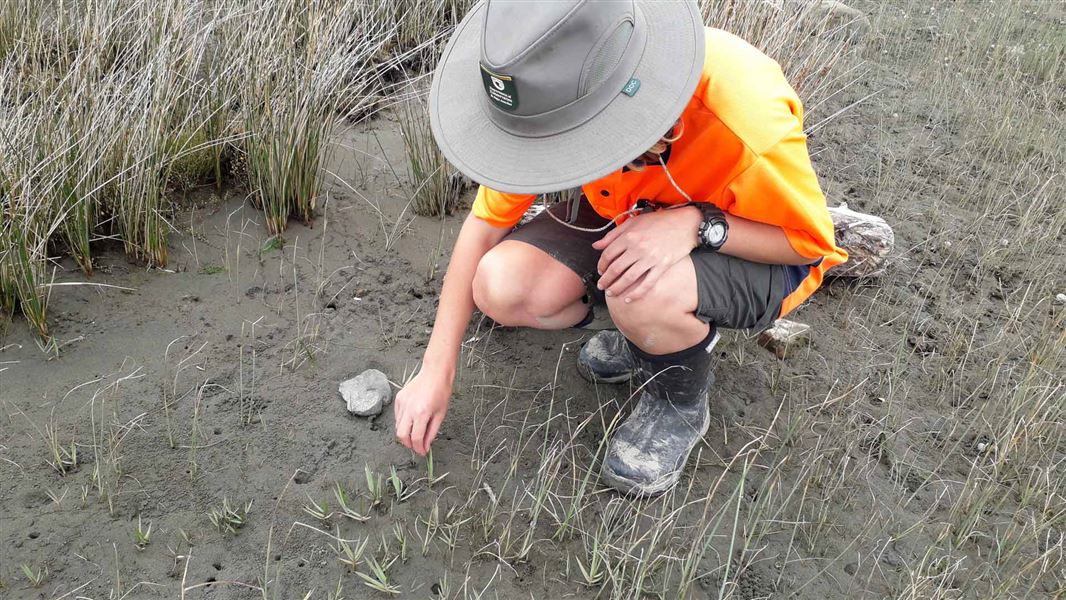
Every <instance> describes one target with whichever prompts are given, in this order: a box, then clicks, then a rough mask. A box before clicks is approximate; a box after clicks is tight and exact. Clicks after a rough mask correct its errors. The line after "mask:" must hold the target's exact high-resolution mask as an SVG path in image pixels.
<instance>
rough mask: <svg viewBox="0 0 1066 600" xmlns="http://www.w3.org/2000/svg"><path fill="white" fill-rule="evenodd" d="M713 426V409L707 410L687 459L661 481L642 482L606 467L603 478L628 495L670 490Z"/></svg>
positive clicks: (688, 451)
mask: <svg viewBox="0 0 1066 600" xmlns="http://www.w3.org/2000/svg"><path fill="white" fill-rule="evenodd" d="M710 427H711V411H710V410H708V411H707V416H706V417H705V418H704V419H703V427H702V429H701V431H700V435H699V437H697V438H696V440H695V441H693V442H692V445H690V446H689V447H688V450H687V451H686V452H685V460H684V461H682V463H681V468H680V469H678V470H676V471H674V472H673V473H671V474H670V477H667V478H666V479H663V480H661V481H656V482H654V483H650V484H640V483H637V482H635V481H632V480H630V479H627V478H625V477H622V476H621V475H619V474H618V473H615V472H614V471H611V470H610V469H608V468H606V467H604V469H603V471H602V477H603V480H604V481H605V482H606V483H607V485H609V486H610V487H612V488H614V490H615V491H617V492H620V493H622V494H626V495H627V496H638V497H639V496H658V495H659V494H662V493H663V492H666V491H667V490H670V489H671V488H673V487H674V486H675V485H677V482H678V480H680V479H681V473H682V472H683V471H684V470H685V465H687V464H688V459H689V457H690V456H692V450H693V449H695V448H696V444H699V443H700V441H702V440H703V436H705V435H707V430H708V429H710Z"/></svg>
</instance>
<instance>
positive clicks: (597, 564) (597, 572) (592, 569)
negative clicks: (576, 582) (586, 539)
mask: <svg viewBox="0 0 1066 600" xmlns="http://www.w3.org/2000/svg"><path fill="white" fill-rule="evenodd" d="M588 553H589V557H588V560H589V564H588V567H587V568H586V567H585V565H584V564H583V563H582V562H581V559H580V558H578V557H576V556H575V557H574V562H576V563H577V568H578V569H580V570H581V576H582V577H584V581H582V583H584V584H585V586H587V587H590V588H593V587H598V586H599V585H600V584H601V583H603V578H604V575H605V574H606V573H605V570H604V561H603V550H602V549H601V548H600V539H599V536H593V538H592V547H591V548H589V549H588Z"/></svg>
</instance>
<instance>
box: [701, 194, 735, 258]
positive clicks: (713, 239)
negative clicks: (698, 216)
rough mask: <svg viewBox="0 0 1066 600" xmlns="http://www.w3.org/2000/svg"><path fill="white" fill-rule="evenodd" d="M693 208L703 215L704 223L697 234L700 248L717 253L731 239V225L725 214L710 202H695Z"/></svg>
mask: <svg viewBox="0 0 1066 600" xmlns="http://www.w3.org/2000/svg"><path fill="white" fill-rule="evenodd" d="M693 206H695V207H696V208H698V209H700V212H701V213H703V221H702V222H701V223H700V228H699V230H698V231H697V233H696V239H697V241H699V244H700V247H701V248H704V249H706V250H710V251H712V252H717V251H718V250H720V249H721V248H722V245H723V244H725V241H726V239H727V238H728V237H729V223H728V222H727V221H726V220H725V213H723V212H722V210H721V209H719V208H718V207H717V206H715V205H713V204H711V203H709V202H695V203H693Z"/></svg>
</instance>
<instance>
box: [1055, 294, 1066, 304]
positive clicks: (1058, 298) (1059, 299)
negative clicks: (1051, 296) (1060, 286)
mask: <svg viewBox="0 0 1066 600" xmlns="http://www.w3.org/2000/svg"><path fill="white" fill-rule="evenodd" d="M1055 304H1058V305H1059V306H1062V305H1063V304H1066V294H1055Z"/></svg>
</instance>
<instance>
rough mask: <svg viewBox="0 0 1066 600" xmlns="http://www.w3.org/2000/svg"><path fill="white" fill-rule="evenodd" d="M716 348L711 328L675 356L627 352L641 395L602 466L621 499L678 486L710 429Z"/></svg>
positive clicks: (610, 443)
mask: <svg viewBox="0 0 1066 600" xmlns="http://www.w3.org/2000/svg"><path fill="white" fill-rule="evenodd" d="M717 343H718V332H717V331H716V330H715V329H714V328H712V329H711V332H710V333H709V334H708V336H707V339H705V340H704V341H702V342H700V343H699V344H698V345H696V346H693V347H692V348H689V349H688V350H682V351H680V352H677V353H674V354H667V355H663V356H654V355H649V354H646V353H644V352H643V351H641V350H640V349H639V348H636V347H635V346H630V350H631V353H632V355H633V356H634V359H635V362H636V365H637V372H636V375H637V380H638V382H639V383H640V384H642V385H644V389H643V390H642V392H641V395H640V399H639V400H638V401H637V405H636V406H635V407H634V408H633V412H632V413H631V414H630V415H629V418H627V419H626V420H625V422H623V423H622V424H621V425H620V426H619V427H618V429H617V430H616V431H615V432H614V436H613V437H612V438H611V440H610V442H609V443H608V446H607V456H606V457H605V458H604V463H603V478H604V480H605V481H606V482H607V484H608V485H610V486H611V487H613V488H614V489H616V490H618V491H620V492H622V493H625V494H636V495H641V496H650V495H655V494H660V493H662V492H665V491H666V490H668V489H670V488H672V487H673V486H674V484H676V483H677V480H678V479H679V478H680V477H681V471H682V470H683V469H684V468H685V462H686V461H687V460H688V456H689V454H690V453H691V452H692V449H693V448H694V447H695V446H696V444H697V443H698V442H699V441H700V439H702V438H703V435H704V434H705V433H707V427H708V426H709V425H710V423H711V411H710V408H709V407H708V406H707V400H708V394H709V392H710V389H711V385H712V384H713V383H714V373H713V369H714V364H715V362H716V361H715V356H714V354H713V350H714V346H715V345H716V344H717Z"/></svg>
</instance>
